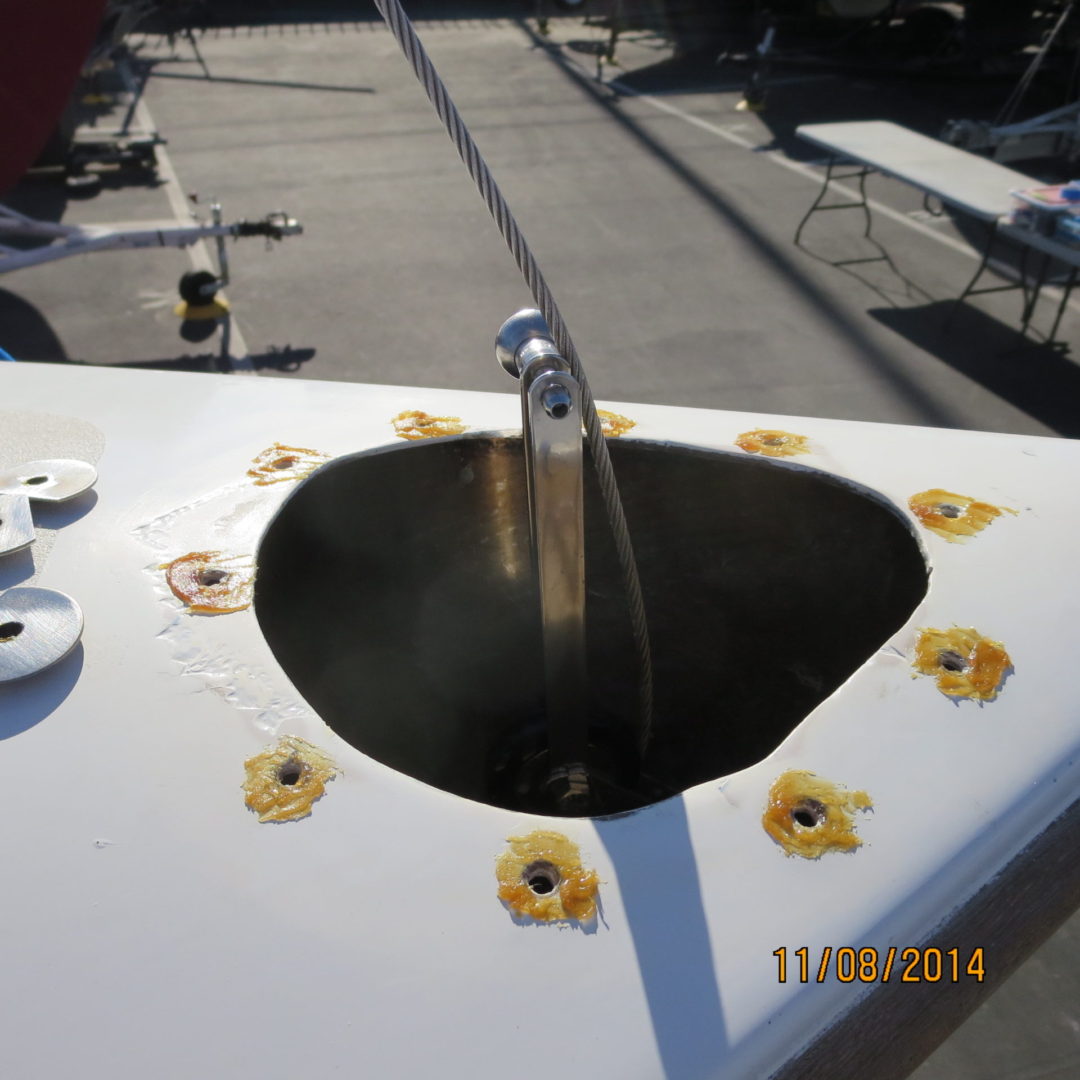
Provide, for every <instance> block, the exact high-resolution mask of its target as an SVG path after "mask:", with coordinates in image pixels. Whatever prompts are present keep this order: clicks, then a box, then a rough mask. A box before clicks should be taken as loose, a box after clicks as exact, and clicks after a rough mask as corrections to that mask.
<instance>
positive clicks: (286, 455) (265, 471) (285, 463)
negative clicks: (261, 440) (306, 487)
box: [247, 443, 330, 487]
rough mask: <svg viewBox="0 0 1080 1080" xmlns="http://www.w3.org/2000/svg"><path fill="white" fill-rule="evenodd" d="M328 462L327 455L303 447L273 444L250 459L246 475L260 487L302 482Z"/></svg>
mask: <svg viewBox="0 0 1080 1080" xmlns="http://www.w3.org/2000/svg"><path fill="white" fill-rule="evenodd" d="M329 460H330V455H329V454H323V453H321V452H320V451H318V450H308V449H306V448H305V447H303V446H285V445H283V444H282V443H274V445H273V446H270V447H267V449H265V450H263V451H262V453H260V454H259V455H258V456H257V457H255V458H253V459H252V462H251V466H252V467H251V468H250V469H248V471H247V474H248V476H249V477H251V479H252V480H253V481H254V483H256V484H258V485H259V486H260V487H266V486H268V485H269V484H281V483H284V482H285V481H287V480H303V479H304V478H305V477H307V476H310V475H311V474H312V473H313V472H314V471H315V470H316V469H317V468H318V467H319V466H320V465H325V464H326V463H327V462H328V461H329Z"/></svg>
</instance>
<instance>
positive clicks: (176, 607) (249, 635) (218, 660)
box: [132, 481, 322, 735]
mask: <svg viewBox="0 0 1080 1080" xmlns="http://www.w3.org/2000/svg"><path fill="white" fill-rule="evenodd" d="M292 489H293V485H292V484H275V485H272V486H268V487H255V486H254V485H253V484H251V482H250V481H241V482H236V483H229V484H225V485H223V486H221V487H218V488H215V489H214V490H213V491H210V492H207V493H206V494H205V495H200V496H198V497H197V498H195V499H192V500H190V501H189V502H186V503H184V504H183V505H182V506H178V507H174V508H172V509H169V510H166V511H164V512H163V513H160V514H157V515H156V516H154V517H153V518H151V519H150V520H148V521H146V522H143V523H141V524H139V525H137V526H136V527H135V528H134V529H132V535H133V536H134V537H135V539H136V540H137V541H138V542H139V543H140V544H142V545H143V546H144V547H145V548H147V549H149V550H150V551H151V552H153V553H154V558H153V561H152V562H149V563H148V564H146V565H145V566H144V570H145V572H146V574H147V576H148V578H149V580H150V583H151V589H152V590H153V593H154V595H155V596H156V597H157V599H158V602H159V603H160V604H161V606H162V611H163V613H164V626H163V628H162V630H161V631H160V632H159V634H158V638H159V639H160V640H161V641H162V642H164V643H165V645H166V646H167V648H168V650H169V653H170V655H171V657H172V659H173V660H174V661H175V662H176V663H177V664H178V665H179V667H180V672H181V674H183V675H186V676H190V677H191V678H194V679H197V680H199V682H201V683H202V685H203V687H204V689H206V690H208V691H210V692H211V693H213V694H215V695H217V696H218V697H220V698H221V699H222V700H223V701H226V702H228V703H229V704H230V705H232V706H233V707H234V708H236V709H238V710H240V711H241V712H243V713H245V714H246V715H247V717H248V718H249V720H250V722H251V723H252V725H253V726H254V727H255V729H256V730H258V731H260V732H262V733H264V734H268V735H276V734H278V732H279V731H280V730H281V728H282V727H283V726H284V725H286V724H288V725H289V726H290V727H293V728H296V727H308V726H309V725H312V724H313V725H314V726H315V728H316V729H317V728H319V727H321V726H322V721H321V720H319V719H318V718H317V717H315V715H314V713H312V711H311V710H310V709H309V708H308V706H307V705H305V704H304V703H303V701H302V700H300V699H299V697H298V696H296V694H295V691H293V690H292V686H291V684H290V683H289V681H288V680H287V679H286V677H285V675H284V674H283V673H282V672H281V670H280V668H278V666H277V661H276V660H275V659H274V656H273V653H271V651H270V648H269V646H268V645H267V644H266V641H265V640H264V638H263V636H262V633H261V631H260V630H259V626H258V622H257V621H256V619H255V613H254V611H253V610H252V609H251V608H250V607H249V608H246V609H245V610H241V611H235V612H228V613H222V614H216V615H206V614H192V613H189V612H188V611H187V610H186V607H185V605H184V604H183V603H182V601H180V600H178V599H177V598H176V597H175V596H174V595H173V593H172V590H171V589H170V588H169V585H168V582H167V580H166V575H165V570H164V569H162V566H163V564H164V563H167V562H168V561H171V560H172V559H174V558H176V557H177V556H182V555H185V554H187V553H189V552H193V551H202V550H225V551H228V552H229V553H230V554H236V555H250V556H251V557H252V558H253V557H254V553H255V551H256V548H257V546H258V541H259V538H260V537H261V535H262V532H263V530H264V529H265V527H266V525H267V523H268V522H269V521H270V519H271V518H272V517H273V515H274V514H275V513H276V512H277V510H278V507H279V506H280V505H281V503H282V502H283V501H284V499H285V498H286V497H287V496H288V494H289V493H290V491H292Z"/></svg>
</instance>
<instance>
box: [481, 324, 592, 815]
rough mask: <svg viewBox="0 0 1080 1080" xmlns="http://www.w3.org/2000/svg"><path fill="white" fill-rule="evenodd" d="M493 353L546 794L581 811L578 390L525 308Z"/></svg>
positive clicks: (583, 726)
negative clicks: (509, 414)
mask: <svg viewBox="0 0 1080 1080" xmlns="http://www.w3.org/2000/svg"><path fill="white" fill-rule="evenodd" d="M495 355H496V357H497V358H498V360H499V363H500V364H502V366H503V368H505V369H506V371H508V372H509V373H510V374H511V375H513V376H514V377H515V378H517V379H519V380H520V381H521V417H522V429H523V433H524V443H525V474H526V478H527V481H528V488H529V523H530V527H531V531H532V541H533V551H534V555H535V559H536V567H537V574H538V577H539V583H540V619H541V624H542V631H543V643H544V672H545V689H546V697H547V722H548V749H549V753H550V761H549V765H550V776H551V779H550V788H551V791H552V796H553V798H555V799H556V801H558V802H559V803H560V804H561V805H562V806H564V807H566V806H568V805H569V804H570V803H573V804H575V805H581V806H584V805H585V804H586V803H587V801H588V779H587V774H586V771H585V764H584V763H585V755H586V750H587V746H588V706H587V703H588V675H587V671H586V662H585V530H584V495H583V488H582V464H583V461H582V434H581V431H582V416H581V387H580V385H579V384H578V381H577V379H575V378H574V377H573V375H571V374H570V371H569V365H568V364H567V362H566V360H565V359H564V358H563V357H562V356H561V355H560V354H559V351H558V349H557V348H556V346H555V342H554V341H553V340H552V336H551V331H550V330H549V329H548V325H547V323H546V322H545V321H544V317H543V315H541V313H540V312H539V311H537V310H536V309H534V308H526V309H525V310H523V311H519V312H517V314H515V315H512V316H511V317H510V318H509V319H508V320H507V321H506V322H505V323H503V325H502V327H501V328H500V330H499V333H498V336H497V338H496V341H495Z"/></svg>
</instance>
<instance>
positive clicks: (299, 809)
mask: <svg viewBox="0 0 1080 1080" xmlns="http://www.w3.org/2000/svg"><path fill="white" fill-rule="evenodd" d="M244 770H245V772H246V773H247V779H245V781H244V805H245V806H247V808H248V809H249V810H254V811H255V813H256V814H258V815H259V820H260V821H297V820H298V819H299V818H302V817H307V816H308V814H310V813H311V806H312V803H314V802H315V800H316V799H319V798H322V796H323V795H324V794H325V792H326V785H327V783H329V781H331V780H333V779H334V777H335V776H337V774H338V768H337V766H336V765H335V764H334V762H333V760H332V759H331V757H330V755H329V754H327V753H325V752H324V751H322V750H320V749H319V748H318V747H317V746H312V745H311V743H309V742H305V741H304V740H303V739H300V738H298V737H297V736H295V735H284V736H282V738H280V739H279V740H278V742H277V745H276V746H271V747H267V749H265V750H264V751H263V752H262V753H261V754H257V755H256V756H255V757H253V758H249V759H248V760H247V761H245V762H244Z"/></svg>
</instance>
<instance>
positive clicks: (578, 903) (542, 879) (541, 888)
mask: <svg viewBox="0 0 1080 1080" xmlns="http://www.w3.org/2000/svg"><path fill="white" fill-rule="evenodd" d="M507 843H509V845H510V846H509V848H507V850H506V851H505V852H504V853H503V854H502V855H500V856H499V859H498V861H497V862H496V864H495V876H496V877H497V878H498V880H499V899H500V900H502V901H504V902H505V903H506V904H507V905H508V906H509V908H510V910H511V911H513V912H514V913H515V914H517V915H528V916H531V917H532V918H534V919H537V920H539V921H540V922H558V921H560V920H566V919H576V920H578V921H579V922H587V921H588V920H590V919H592V918H593V916H594V915H595V914H596V893H597V890H598V889H599V887H600V879H599V878H598V877H597V876H596V871H595V870H586V869H585V868H584V867H583V866H582V865H581V853H580V851H579V850H578V846H577V844H575V843H574V842H573V841H572V840H570V839H568V838H567V837H565V836H563V835H562V833H557V832H548V831H546V830H543V829H539V830H537V831H536V832H531V833H529V835H528V836H511V837H509V838H508V840H507Z"/></svg>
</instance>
